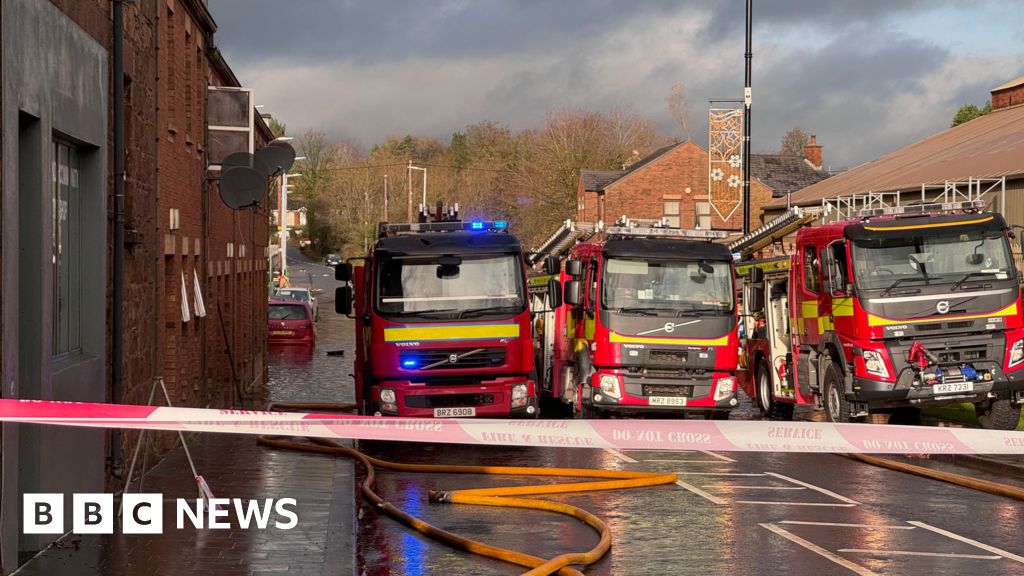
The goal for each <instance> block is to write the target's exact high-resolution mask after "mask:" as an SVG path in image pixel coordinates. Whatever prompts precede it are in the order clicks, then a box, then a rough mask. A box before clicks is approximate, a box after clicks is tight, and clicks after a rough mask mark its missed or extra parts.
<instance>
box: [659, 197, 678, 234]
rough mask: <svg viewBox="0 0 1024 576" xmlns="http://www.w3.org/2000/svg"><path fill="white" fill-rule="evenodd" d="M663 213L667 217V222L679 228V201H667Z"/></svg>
mask: <svg viewBox="0 0 1024 576" xmlns="http://www.w3.org/2000/svg"><path fill="white" fill-rule="evenodd" d="M662 215H663V216H664V218H665V223H666V224H668V225H669V226H672V227H675V228H679V201H678V200H667V201H665V208H664V210H663V211H662Z"/></svg>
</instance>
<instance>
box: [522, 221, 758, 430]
mask: <svg viewBox="0 0 1024 576" xmlns="http://www.w3.org/2000/svg"><path fill="white" fill-rule="evenodd" d="M724 236H725V233H723V232H715V231H708V230H695V231H687V230H678V229H672V228H665V227H661V226H658V225H654V224H653V223H644V222H630V221H627V220H624V221H622V222H621V223H619V224H617V225H616V226H614V227H609V228H607V229H602V228H601V227H600V226H598V227H593V226H586V225H577V224H575V223H573V222H567V223H566V224H565V225H564V226H563V227H562V228H561V229H560V230H558V231H556V232H555V233H554V234H553V235H552V236H551V237H550V238H549V239H548V241H547V242H545V243H544V245H543V246H542V247H541V248H539V249H538V250H537V253H538V254H551V255H554V256H556V257H561V258H567V260H566V262H565V270H564V272H563V273H562V280H564V298H563V299H564V304H563V305H562V306H560V307H558V308H557V309H556V310H555V311H552V312H550V313H547V314H544V315H541V316H540V317H539V319H538V330H537V331H538V332H539V336H538V338H537V346H538V359H539V363H538V364H539V365H538V373H539V374H540V375H541V390H540V394H541V396H542V398H544V399H547V400H553V401H554V403H555V405H557V403H559V402H560V403H562V405H563V406H571V408H572V411H573V414H574V415H575V416H576V417H579V418H600V417H605V416H607V415H609V414H612V413H620V414H625V413H643V412H660V413H675V414H682V413H684V412H691V413H692V412H699V413H703V414H704V415H705V416H707V417H709V418H716V419H724V418H728V415H729V410H730V409H731V408H732V407H733V406H735V405H736V404H737V400H736V379H735V377H734V371H735V370H736V357H737V348H738V340H737V336H736V325H737V313H736V298H735V295H736V294H735V287H734V282H733V265H732V255H731V253H730V252H729V250H728V248H727V247H726V246H725V245H723V244H714V243H712V242H711V240H713V239H716V238H722V237H724ZM538 280H539V281H538V283H537V288H540V289H539V290H537V294H541V293H543V286H544V285H545V284H544V281H543V280H544V278H539V279H538Z"/></svg>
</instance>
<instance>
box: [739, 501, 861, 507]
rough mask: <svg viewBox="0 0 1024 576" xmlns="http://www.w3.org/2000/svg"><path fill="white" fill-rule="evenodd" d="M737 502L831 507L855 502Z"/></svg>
mask: <svg viewBox="0 0 1024 576" xmlns="http://www.w3.org/2000/svg"><path fill="white" fill-rule="evenodd" d="M736 503H737V504H763V505H766V506H829V507H832V508H852V507H854V506H856V504H837V503H835V502H766V501H760V500H737V501H736Z"/></svg>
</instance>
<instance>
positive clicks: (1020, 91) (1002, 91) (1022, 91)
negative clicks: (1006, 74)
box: [992, 76, 1024, 110]
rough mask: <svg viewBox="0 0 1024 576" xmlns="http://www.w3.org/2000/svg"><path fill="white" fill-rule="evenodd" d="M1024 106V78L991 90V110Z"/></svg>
mask: <svg viewBox="0 0 1024 576" xmlns="http://www.w3.org/2000/svg"><path fill="white" fill-rule="evenodd" d="M1018 104H1024V76H1021V77H1020V78H1017V79H1016V80H1011V81H1009V82H1007V83H1006V84H1003V85H1002V86H999V87H997V88H993V89H992V109H993V110H999V109H1000V108H1009V107H1010V106H1016V105H1018Z"/></svg>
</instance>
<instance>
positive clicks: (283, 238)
mask: <svg viewBox="0 0 1024 576" xmlns="http://www.w3.org/2000/svg"><path fill="white" fill-rule="evenodd" d="M280 182H281V194H279V195H278V198H279V199H280V203H279V205H278V207H277V214H278V218H277V221H278V226H277V227H278V230H277V250H278V251H279V252H280V260H279V261H280V262H281V275H284V273H285V271H286V270H287V269H288V263H287V259H286V258H285V250H287V249H288V221H287V219H286V218H287V217H288V173H287V172H285V173H284V174H281V180H280Z"/></svg>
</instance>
